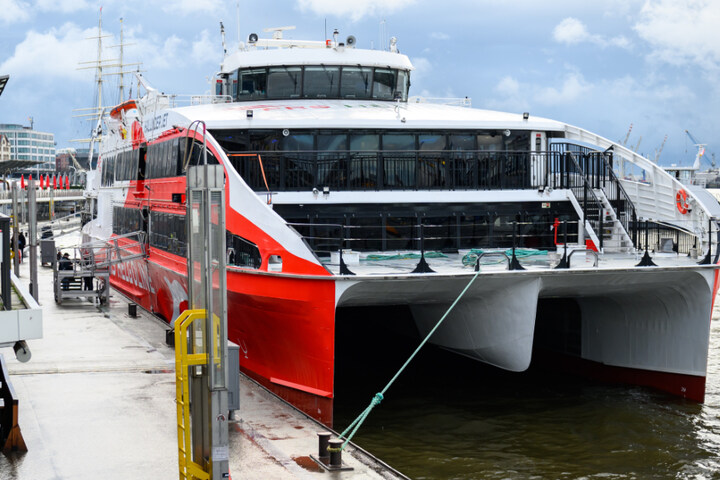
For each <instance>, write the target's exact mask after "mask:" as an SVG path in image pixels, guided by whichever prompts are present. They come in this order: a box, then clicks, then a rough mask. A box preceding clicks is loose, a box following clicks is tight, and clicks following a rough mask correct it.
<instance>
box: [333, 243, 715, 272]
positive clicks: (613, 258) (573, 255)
mask: <svg viewBox="0 0 720 480" xmlns="http://www.w3.org/2000/svg"><path fill="white" fill-rule="evenodd" d="M486 252H488V254H486V255H485V256H483V257H482V258H481V259H480V268H479V270H480V272H481V273H482V272H485V273H498V272H504V271H508V270H509V268H508V265H509V262H510V260H511V256H512V253H511V249H488V250H486ZM644 253H645V252H644V251H637V252H632V253H615V252H612V253H602V254H597V255H596V254H595V253H594V252H591V251H585V250H572V249H568V256H569V257H570V260H569V268H568V270H591V271H592V270H626V269H632V268H634V267H636V266H638V264H639V263H640V261H641V260H642V258H643V255H644ZM469 255H470V256H469ZM562 255H563V251H562V250H559V251H558V252H546V251H537V250H527V249H517V258H518V261H519V263H520V265H521V266H522V267H523V268H524V269H525V270H527V271H536V272H541V271H549V270H554V269H556V267H557V266H558V264H559V263H560V260H561V257H562ZM649 255H650V258H651V259H652V261H653V263H654V264H655V265H656V266H657V267H665V268H675V267H697V266H698V263H699V262H700V261H701V260H702V258H692V257H690V256H688V255H685V254H677V253H664V252H649ZM474 258H476V257H473V256H472V254H471V252H470V250H459V251H458V253H442V254H438V252H426V255H425V261H426V262H427V264H428V266H429V267H430V268H431V269H432V271H433V272H434V273H437V274H441V275H457V274H463V273H465V274H470V273H474V271H475V261H474ZM348 259H349V261H348ZM333 260H334V261H333ZM343 260H344V262H345V264H346V265H347V267H348V269H349V270H350V271H351V272H352V273H353V274H356V275H360V276H388V275H404V274H411V273H413V271H414V270H415V268H416V267H417V266H418V262H419V252H418V251H417V250H414V251H409V250H403V251H397V252H388V251H385V252H362V253H358V252H354V253H349V254H347V253H346V254H345V255H344V257H343ZM323 265H325V267H326V268H328V269H329V270H330V271H331V272H332V273H333V274H334V275H341V272H340V265H339V263H338V262H337V260H336V259H334V258H333V259H331V260H329V261H324V262H323ZM557 270H560V269H557Z"/></svg>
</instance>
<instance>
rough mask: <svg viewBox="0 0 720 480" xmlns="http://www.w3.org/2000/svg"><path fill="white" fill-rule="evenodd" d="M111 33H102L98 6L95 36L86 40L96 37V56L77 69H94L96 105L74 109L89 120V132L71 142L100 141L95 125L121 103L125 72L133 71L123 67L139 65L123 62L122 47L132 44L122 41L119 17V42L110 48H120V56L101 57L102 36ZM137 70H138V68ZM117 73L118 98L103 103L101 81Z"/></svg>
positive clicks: (78, 115) (79, 115) (81, 116)
mask: <svg viewBox="0 0 720 480" xmlns="http://www.w3.org/2000/svg"><path fill="white" fill-rule="evenodd" d="M109 37H112V35H103V31H102V7H100V16H99V19H98V34H97V36H95V37H88V38H87V39H88V40H94V39H97V58H96V59H95V60H92V61H89V62H80V65H82V66H80V67H78V70H88V69H95V83H96V90H97V103H96V106H94V107H90V108H80V109H76V110H74V111H75V112H85V113H79V114H77V115H73V117H75V118H84V119H86V120H89V121H90V122H91V125H92V127H91V133H90V137H89V138H81V139H74V140H71V142H80V143H90V142H92V141H95V140H97V141H98V142H101V141H102V134H101V132H100V131H97V130H98V129H97V127H98V126H99V125H100V123H101V119H102V116H103V112H109V111H110V110H111V109H112V107H113V106H115V104H118V103H121V102H122V101H123V100H124V97H125V84H124V75H125V74H126V73H133V72H132V71H126V70H125V68H126V67H129V66H139V65H141V64H140V63H124V53H125V52H124V47H126V46H128V45H133V44H132V43H124V31H123V19H122V18H120V43H119V44H117V45H112V46H110V48H119V49H120V55H119V57H120V58H113V59H103V38H109ZM138 71H139V70H138ZM112 75H118V76H119V89H118V90H119V98H118V99H117V101H116V102H115V103H114V104H113V105H111V106H106V105H103V83H104V78H105V77H107V76H112Z"/></svg>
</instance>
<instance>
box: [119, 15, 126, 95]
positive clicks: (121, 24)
mask: <svg viewBox="0 0 720 480" xmlns="http://www.w3.org/2000/svg"><path fill="white" fill-rule="evenodd" d="M123 47H124V45H123V19H122V17H120V103H122V102H123V101H124V100H125V85H124V83H123V79H124V78H125V74H124V73H123Z"/></svg>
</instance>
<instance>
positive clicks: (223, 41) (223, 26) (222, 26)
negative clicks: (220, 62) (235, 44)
mask: <svg viewBox="0 0 720 480" xmlns="http://www.w3.org/2000/svg"><path fill="white" fill-rule="evenodd" d="M220 36H221V37H222V47H223V56H225V57H226V56H227V47H226V46H225V25H223V23H222V22H220Z"/></svg>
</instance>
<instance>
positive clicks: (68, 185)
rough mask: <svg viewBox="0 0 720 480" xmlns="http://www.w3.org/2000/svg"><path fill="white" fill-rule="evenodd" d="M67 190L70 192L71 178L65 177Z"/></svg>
mask: <svg viewBox="0 0 720 480" xmlns="http://www.w3.org/2000/svg"><path fill="white" fill-rule="evenodd" d="M65 190H70V178H69V177H68V176H67V175H65Z"/></svg>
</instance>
